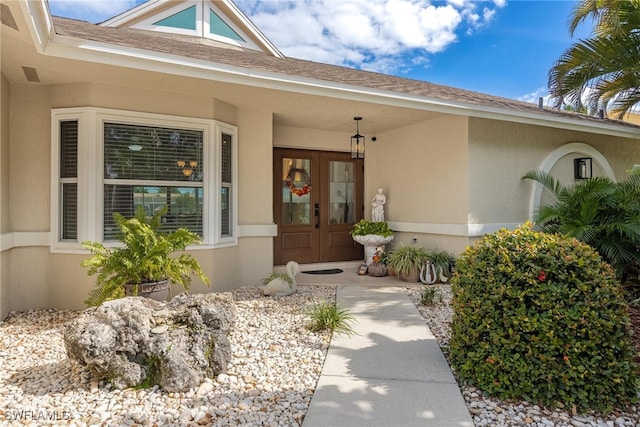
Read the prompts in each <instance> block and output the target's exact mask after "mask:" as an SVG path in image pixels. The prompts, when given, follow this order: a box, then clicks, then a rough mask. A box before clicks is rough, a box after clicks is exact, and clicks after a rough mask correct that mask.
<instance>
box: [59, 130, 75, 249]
mask: <svg viewBox="0 0 640 427" xmlns="http://www.w3.org/2000/svg"><path fill="white" fill-rule="evenodd" d="M59 178H60V180H59V182H60V199H61V200H60V239H61V240H70V241H77V239H78V121H77V120H69V121H63V122H61V123H60V177H59Z"/></svg>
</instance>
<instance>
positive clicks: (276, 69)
mask: <svg viewBox="0 0 640 427" xmlns="http://www.w3.org/2000/svg"><path fill="white" fill-rule="evenodd" d="M53 21H54V25H55V29H56V33H58V34H61V35H65V36H70V37H74V38H80V39H85V40H92V41H96V42H102V43H107V44H114V45H118V46H124V47H128V48H135V49H142V50H146V51H152V52H158V53H163V54H168V55H177V56H182V57H186V58H191V59H196V60H202V61H208V62H212V63H217V64H222V65H228V66H235V67H242V68H247V69H253V70H261V71H266V72H272V73H278V74H282V75H286V76H291V77H292V78H308V79H315V80H321V81H326V82H331V83H338V84H344V85H354V86H358V87H362V88H369V89H375V90H382V91H392V92H397V93H400V94H407V95H411V96H418V97H424V98H425V100H428V99H432V100H440V101H448V102H453V103H459V104H466V105H471V106H474V105H475V106H478V107H485V108H486V107H489V108H499V109H509V110H515V111H520V112H529V113H534V114H540V115H553V116H559V117H563V118H571V119H575V120H578V121H588V122H600V123H601V122H602V121H603V120H602V119H599V118H597V117H592V116H587V115H583V114H576V113H572V112H567V111H561V110H557V109H551V108H544V109H540V108H538V106H537V105H536V104H532V103H528V102H522V101H516V100H513V99H508V98H502V97H498V96H493V95H486V94H482V93H479V92H474V91H470V90H465V89H459V88H455V87H451V86H444V85H439V84H434V83H429V82H425V81H419V80H412V79H407V78H402V77H396V76H390V75H386V74H381V73H375V72H370V71H362V70H356V69H352V68H347V67H342V66H337V65H329V64H322V63H318V62H312V61H307V60H302V59H295V58H277V57H273V56H269V55H266V54H264V53H261V52H255V51H250V50H240V49H229V48H224V47H217V46H210V45H207V44H203V43H201V42H200V39H199V38H196V37H192V38H187V37H183V38H181V39H180V40H177V39H173V38H169V37H166V36H161V35H157V34H155V33H153V32H149V31H144V30H136V29H130V28H109V27H103V26H99V25H94V24H91V23H88V22H84V21H77V20H73V19H68V18H60V17H53ZM606 121H607V123H609V124H618V125H621V126H628V127H634V128H639V129H640V126H636V125H633V124H630V123H627V122H622V121H617V120H609V119H606Z"/></svg>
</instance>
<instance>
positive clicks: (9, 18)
mask: <svg viewBox="0 0 640 427" xmlns="http://www.w3.org/2000/svg"><path fill="white" fill-rule="evenodd" d="M0 21H2V24H4V25H6V26H7V27H11V28H13V29H14V30H16V31H19V30H18V25H17V24H16V20H15V19H13V15H12V14H11V9H9V6H7V5H6V4H4V3H2V4H0Z"/></svg>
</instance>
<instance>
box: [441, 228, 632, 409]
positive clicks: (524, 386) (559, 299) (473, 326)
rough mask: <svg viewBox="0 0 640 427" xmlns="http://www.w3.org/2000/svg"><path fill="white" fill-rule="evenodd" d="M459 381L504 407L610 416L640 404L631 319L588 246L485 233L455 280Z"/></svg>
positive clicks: (529, 232)
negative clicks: (509, 402) (512, 402)
mask: <svg viewBox="0 0 640 427" xmlns="http://www.w3.org/2000/svg"><path fill="white" fill-rule="evenodd" d="M451 280H452V287H451V289H452V292H453V300H452V308H453V310H454V313H455V316H454V318H453V321H452V323H451V333H452V335H451V341H450V343H449V350H450V357H451V363H452V366H453V367H454V368H455V371H456V373H457V375H458V378H459V379H460V380H461V381H463V382H465V383H470V384H473V385H475V386H477V387H478V388H480V389H481V390H483V391H484V392H486V393H488V394H491V395H493V396H496V397H498V398H501V399H515V398H519V399H521V398H524V399H526V400H528V401H530V402H534V403H542V404H544V405H547V406H558V405H564V406H566V407H575V408H576V409H578V410H585V409H593V410H602V411H608V410H610V409H611V408H612V407H615V406H622V405H625V404H627V403H629V402H634V401H637V399H638V395H637V390H638V388H637V387H638V385H640V383H639V377H638V367H637V365H636V364H635V363H634V361H633V357H634V351H633V345H632V343H631V332H630V330H629V328H628V326H629V314H628V312H627V308H626V304H625V302H624V300H623V298H622V295H621V291H620V285H619V284H618V282H617V281H616V278H615V275H614V272H613V270H612V269H611V267H610V266H609V265H608V264H607V263H605V262H603V260H602V258H601V257H600V256H599V255H598V254H597V252H596V251H594V250H593V248H591V247H590V246H588V245H586V244H584V243H582V242H580V241H578V240H576V239H574V238H572V237H568V236H566V235H562V234H548V233H541V232H536V231H534V230H533V229H532V228H531V227H530V224H527V225H524V226H522V227H519V228H518V229H516V230H514V231H509V230H505V229H503V230H500V231H499V232H497V233H493V234H487V235H485V236H484V237H483V238H482V239H480V240H479V241H477V242H476V243H475V244H474V245H473V247H469V248H467V249H466V250H465V251H464V252H463V253H462V254H461V256H460V257H459V258H458V260H457V262H456V271H455V273H454V275H453V277H452V279H451Z"/></svg>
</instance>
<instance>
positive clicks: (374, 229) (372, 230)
mask: <svg viewBox="0 0 640 427" xmlns="http://www.w3.org/2000/svg"><path fill="white" fill-rule="evenodd" d="M349 234H351V235H352V236H366V235H368V234H377V235H380V236H383V237H389V236H391V235H393V230H392V229H391V228H390V227H389V224H387V223H386V222H385V221H368V220H366V219H361V220H360V221H359V222H358V223H356V224H354V226H353V228H352V229H351V230H350V231H349Z"/></svg>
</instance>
